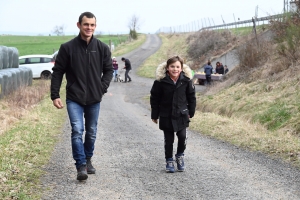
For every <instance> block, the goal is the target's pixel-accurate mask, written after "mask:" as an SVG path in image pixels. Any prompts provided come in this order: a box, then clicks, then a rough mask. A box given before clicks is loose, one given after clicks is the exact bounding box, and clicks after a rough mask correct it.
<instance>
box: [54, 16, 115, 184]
mask: <svg viewBox="0 0 300 200" xmlns="http://www.w3.org/2000/svg"><path fill="white" fill-rule="evenodd" d="M77 27H78V29H79V34H78V36H77V37H75V38H74V39H72V40H70V41H69V42H66V43H64V44H62V45H61V46H60V49H59V52H58V54H57V58H56V61H55V65H54V67H53V73H52V79H51V99H52V101H53V105H54V106H55V107H56V108H58V109H62V108H63V107H64V105H63V103H62V101H61V99H60V95H59V90H60V86H61V82H62V78H63V76H64V74H66V80H67V86H66V89H67V94H66V105H67V111H68V115H69V119H70V123H71V126H72V135H71V143H72V154H73V158H74V160H75V161H76V162H75V165H76V168H77V180H86V179H87V178H88V175H87V174H95V172H96V169H95V168H94V167H93V166H92V162H91V158H92V156H93V151H94V144H95V140H96V133H97V123H98V117H99V111H100V102H101V100H102V96H103V95H104V94H105V93H106V92H107V89H108V87H109V84H110V81H111V79H112V75H113V68H112V61H111V52H110V49H109V47H108V46H107V45H106V44H104V43H102V42H101V41H99V40H98V39H96V38H94V36H93V33H94V31H95V28H96V17H95V16H94V14H93V13H90V12H84V13H82V14H81V15H80V16H79V21H78V22H77ZM83 117H84V120H83ZM84 121H85V125H84ZM84 128H85V140H84V142H83V139H82V136H83V132H84Z"/></svg>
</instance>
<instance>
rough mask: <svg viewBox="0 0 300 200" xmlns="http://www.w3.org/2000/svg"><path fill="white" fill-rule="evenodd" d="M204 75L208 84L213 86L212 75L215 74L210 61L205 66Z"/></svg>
mask: <svg viewBox="0 0 300 200" xmlns="http://www.w3.org/2000/svg"><path fill="white" fill-rule="evenodd" d="M204 73H205V78H206V82H207V84H208V85H211V75H212V73H213V67H212V66H211V63H210V61H208V62H207V64H206V65H205V66H204Z"/></svg>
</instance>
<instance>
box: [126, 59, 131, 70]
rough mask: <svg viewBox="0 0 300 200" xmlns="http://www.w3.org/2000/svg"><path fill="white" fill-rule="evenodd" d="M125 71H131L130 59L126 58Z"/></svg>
mask: <svg viewBox="0 0 300 200" xmlns="http://www.w3.org/2000/svg"><path fill="white" fill-rule="evenodd" d="M125 69H126V70H131V63H130V61H129V59H127V58H125Z"/></svg>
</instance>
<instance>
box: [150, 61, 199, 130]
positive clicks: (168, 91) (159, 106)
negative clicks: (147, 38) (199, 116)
mask: <svg viewBox="0 0 300 200" xmlns="http://www.w3.org/2000/svg"><path fill="white" fill-rule="evenodd" d="M191 79H192V71H191V69H190V68H189V67H188V66H187V65H185V64H184V65H183V71H182V72H181V73H180V76H179V78H178V80H177V82H176V84H175V83H174V82H173V80H172V79H171V78H170V76H169V75H168V74H167V72H166V63H162V64H161V65H159V66H158V67H157V69H156V80H155V81H154V83H153V86H152V88H151V91H150V94H151V96H150V104H151V119H159V128H160V129H161V130H171V131H175V132H177V131H179V130H182V129H183V128H186V127H188V126H189V122H190V120H189V118H192V117H193V116H194V114H195V108H196V97H195V86H194V85H193V83H192V81H191Z"/></svg>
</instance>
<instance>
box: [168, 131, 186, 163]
mask: <svg viewBox="0 0 300 200" xmlns="http://www.w3.org/2000/svg"><path fill="white" fill-rule="evenodd" d="M174 135H175V134H174V131H164V137H165V158H166V159H167V158H173V143H174ZM176 135H177V138H178V145H177V153H176V154H180V153H184V150H185V148H186V140H187V135H186V128H184V129H182V130H180V131H178V132H177V133H176Z"/></svg>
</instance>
